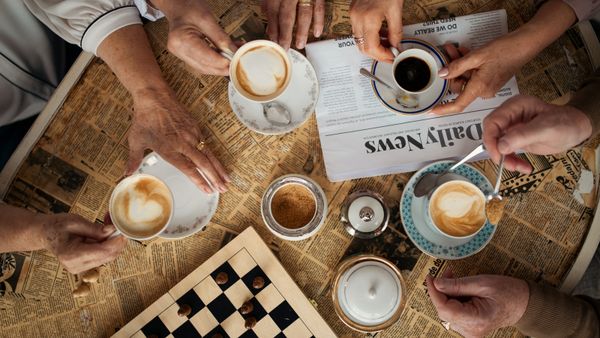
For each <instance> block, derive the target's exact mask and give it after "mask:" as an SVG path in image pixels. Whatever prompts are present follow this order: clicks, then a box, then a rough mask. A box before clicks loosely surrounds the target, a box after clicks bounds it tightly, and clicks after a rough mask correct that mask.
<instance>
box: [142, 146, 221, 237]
mask: <svg viewBox="0 0 600 338" xmlns="http://www.w3.org/2000/svg"><path fill="white" fill-rule="evenodd" d="M136 173H143V174H149V175H152V176H155V177H158V178H160V179H161V180H162V181H163V182H165V184H166V185H167V186H168V187H169V189H171V192H172V193H173V199H174V201H173V202H174V204H175V210H174V212H173V218H172V219H171V222H169V226H167V228H166V229H165V230H164V231H163V232H162V233H161V234H160V235H159V237H162V238H168V239H179V238H184V237H187V236H190V235H193V234H195V233H197V232H198V231H200V230H202V229H204V227H205V226H206V225H207V224H208V222H209V221H210V219H211V218H212V217H213V215H214V214H215V212H216V211H217V206H218V204H219V193H218V192H215V193H213V194H207V193H205V192H204V191H202V190H200V189H199V188H198V187H196V185H195V184H194V183H193V182H192V181H191V180H190V179H189V178H188V177H187V176H185V175H184V174H183V173H182V172H181V171H180V170H179V169H177V168H175V167H174V166H173V165H171V164H170V163H169V162H167V161H165V160H164V159H163V158H162V157H160V156H159V155H158V154H157V153H154V152H153V153H150V154H148V156H146V157H145V158H144V160H143V161H142V165H141V166H140V167H139V168H138V169H137V171H136Z"/></svg>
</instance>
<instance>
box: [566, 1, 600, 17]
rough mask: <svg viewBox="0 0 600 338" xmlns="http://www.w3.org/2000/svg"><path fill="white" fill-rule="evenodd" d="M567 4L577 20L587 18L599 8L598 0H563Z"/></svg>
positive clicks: (599, 2)
mask: <svg viewBox="0 0 600 338" xmlns="http://www.w3.org/2000/svg"><path fill="white" fill-rule="evenodd" d="M563 1H564V2H565V3H566V4H567V5H569V6H570V7H571V8H572V9H573V11H574V12H575V15H577V19H578V20H579V21H584V20H587V19H589V18H590V17H591V15H592V14H593V13H594V11H597V10H598V9H600V0H563Z"/></svg>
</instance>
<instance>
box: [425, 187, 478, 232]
mask: <svg viewBox="0 0 600 338" xmlns="http://www.w3.org/2000/svg"><path fill="white" fill-rule="evenodd" d="M485 202H486V199H485V195H484V194H483V192H482V191H481V189H479V187H477V186H476V185H475V184H473V183H471V182H468V181H463V180H452V181H448V182H446V183H443V184H442V185H440V186H438V187H437V188H436V189H435V190H434V191H433V193H432V194H431V196H430V197H429V201H428V206H427V219H428V221H430V222H431V224H432V225H433V227H434V228H435V230H437V231H438V232H439V233H441V234H442V235H444V236H445V237H449V238H454V239H469V238H472V237H474V236H475V235H477V233H478V232H479V231H480V230H481V229H482V228H483V227H484V225H485V224H486V221H487V218H486V216H485Z"/></svg>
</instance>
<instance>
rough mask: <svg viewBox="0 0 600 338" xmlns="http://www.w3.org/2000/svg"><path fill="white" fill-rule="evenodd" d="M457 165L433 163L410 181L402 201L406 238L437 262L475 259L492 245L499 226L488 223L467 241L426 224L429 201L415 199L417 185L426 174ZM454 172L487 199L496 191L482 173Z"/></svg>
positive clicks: (462, 169)
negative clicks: (474, 186) (436, 259)
mask: <svg viewBox="0 0 600 338" xmlns="http://www.w3.org/2000/svg"><path fill="white" fill-rule="evenodd" d="M454 163H455V162H453V161H439V162H434V163H432V164H429V165H427V166H425V167H424V168H422V169H421V170H419V171H417V172H416V173H415V174H414V175H413V176H412V177H411V178H410V180H408V183H407V184H406V187H405V188H404V191H403V192H402V198H401V199H400V215H401V217H402V224H403V226H404V230H405V232H406V234H407V235H408V237H410V239H411V240H412V242H413V243H414V244H415V245H416V246H417V248H419V249H420V250H421V251H423V252H424V253H426V254H427V255H429V256H432V257H435V258H441V259H461V258H465V257H469V256H471V255H474V254H476V253H478V252H479V251H481V249H483V248H484V247H485V246H486V245H487V244H488V243H489V242H490V240H491V239H492V237H493V236H494V232H496V226H495V225H494V224H491V223H490V222H488V221H486V223H485V225H484V226H483V228H482V229H481V230H480V231H479V233H477V235H475V236H474V237H471V238H468V239H455V238H449V237H446V236H443V235H442V234H441V233H440V232H439V231H438V230H437V229H435V228H433V225H432V224H431V222H429V221H428V220H427V202H428V199H429V197H427V196H424V197H415V195H414V189H415V184H416V182H418V181H419V179H420V178H421V177H422V176H423V175H424V174H425V173H430V172H431V173H441V172H443V171H444V170H446V169H447V168H448V167H450V166H451V165H452V164H454ZM454 172H455V173H456V174H459V175H461V176H462V177H464V178H465V179H466V180H467V181H469V182H471V183H473V184H475V185H476V186H478V187H479V189H481V191H483V193H484V195H487V194H489V193H490V192H492V191H493V187H492V184H491V183H490V181H489V180H488V179H487V178H486V177H485V176H484V175H483V174H482V173H481V172H480V171H479V170H477V169H475V168H474V167H472V166H470V165H468V164H463V165H461V166H459V167H458V168H456V169H455V170H454Z"/></svg>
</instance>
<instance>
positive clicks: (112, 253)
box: [69, 236, 127, 273]
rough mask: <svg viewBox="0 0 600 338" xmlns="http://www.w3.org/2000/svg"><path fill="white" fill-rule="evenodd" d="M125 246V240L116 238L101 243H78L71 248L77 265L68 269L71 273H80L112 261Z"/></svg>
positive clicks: (120, 237)
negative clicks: (75, 254) (75, 255)
mask: <svg viewBox="0 0 600 338" xmlns="http://www.w3.org/2000/svg"><path fill="white" fill-rule="evenodd" d="M125 246H127V239H126V238H125V237H123V236H117V237H113V238H110V239H107V240H106V241H103V242H101V243H84V242H79V243H78V244H75V245H74V246H73V251H74V252H76V253H77V260H78V264H77V266H76V267H72V268H70V269H69V272H71V273H80V272H83V271H87V270H90V269H93V268H95V267H98V266H100V265H103V264H106V263H109V262H111V261H113V260H114V259H115V258H117V256H118V255H119V254H120V253H121V251H123V249H124V248H125Z"/></svg>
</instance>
